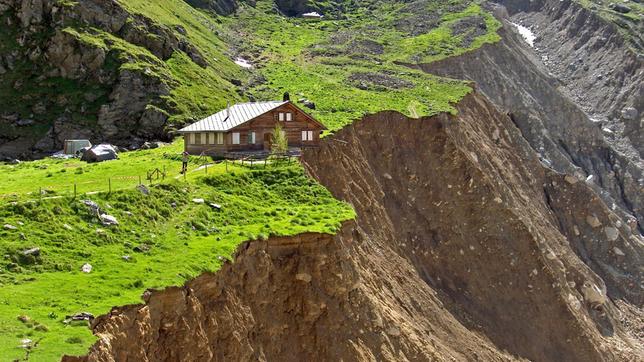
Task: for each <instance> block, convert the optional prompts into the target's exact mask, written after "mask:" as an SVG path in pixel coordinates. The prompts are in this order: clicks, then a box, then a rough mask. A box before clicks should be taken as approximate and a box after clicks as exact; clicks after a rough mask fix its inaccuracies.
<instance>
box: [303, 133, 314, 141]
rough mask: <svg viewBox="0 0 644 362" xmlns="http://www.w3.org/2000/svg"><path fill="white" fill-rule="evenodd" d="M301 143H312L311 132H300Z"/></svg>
mask: <svg viewBox="0 0 644 362" xmlns="http://www.w3.org/2000/svg"><path fill="white" fill-rule="evenodd" d="M302 141H313V131H302Z"/></svg>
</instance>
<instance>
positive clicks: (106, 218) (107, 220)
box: [99, 214, 119, 226]
mask: <svg viewBox="0 0 644 362" xmlns="http://www.w3.org/2000/svg"><path fill="white" fill-rule="evenodd" d="M99 219H101V222H102V223H103V225H105V226H111V225H118V224H119V221H118V220H117V219H116V218H115V217H114V216H112V215H108V214H103V215H100V216H99Z"/></svg>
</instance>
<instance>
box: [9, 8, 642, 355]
mask: <svg viewBox="0 0 644 362" xmlns="http://www.w3.org/2000/svg"><path fill="white" fill-rule="evenodd" d="M164 4H168V5H167V6H161V5H160V3H159V2H154V1H144V0H119V1H111V2H105V1H94V0H88V1H82V2H79V3H76V2H68V1H47V0H23V1H18V0H0V6H1V7H0V13H2V14H3V15H2V21H3V22H7V24H9V26H10V27H9V28H10V29H11V31H10V32H9V33H7V34H9V36H6V37H5V38H3V39H0V40H5V41H4V42H0V44H5V45H1V46H4V47H7V45H6V44H9V45H10V46H11V44H13V48H12V50H11V51H9V52H6V51H5V52H2V54H9V58H7V57H6V56H4V55H3V58H2V62H3V63H2V64H6V65H7V66H6V67H5V68H0V70H2V69H5V71H6V72H5V73H4V74H5V76H4V77H5V78H4V79H7V77H9V79H11V82H4V83H2V84H3V85H2V86H5V87H6V92H12V93H6V92H5V93H2V94H12V97H11V98H6V99H5V98H1V97H0V100H5V103H7V102H8V101H7V100H15V99H22V100H24V101H25V102H23V103H19V105H20V106H25V107H27V108H26V109H24V110H21V111H16V112H14V111H12V112H13V113H11V114H5V116H4V120H5V121H3V122H4V123H0V129H2V127H5V128H4V129H6V130H7V131H6V132H4V131H3V132H0V135H1V136H0V137H4V139H3V140H4V141H5V142H4V143H3V144H2V145H0V147H3V148H2V150H14V151H15V150H21V152H25V151H24V150H26V149H30V150H41V151H43V152H44V150H45V149H47V148H51V147H55V146H57V145H59V143H60V141H61V140H62V139H63V138H64V137H71V136H74V137H76V136H78V137H97V138H105V139H108V140H112V139H113V140H116V141H124V142H125V141H127V143H130V142H137V141H138V140H139V139H144V138H149V137H164V135H166V134H167V132H168V131H171V129H172V128H173V127H174V126H175V125H178V124H180V123H181V122H184V121H187V120H189V119H190V118H191V117H197V115H199V114H201V113H203V112H206V111H207V110H208V109H210V108H212V107H213V106H216V105H217V104H221V103H222V102H224V101H225V100H226V99H236V98H242V97H250V98H252V97H259V98H270V97H273V96H275V94H281V93H282V92H284V91H291V92H293V94H294V95H296V97H297V98H298V99H297V101H298V102H300V103H302V104H303V103H304V101H306V102H310V100H313V101H314V102H315V105H316V109H315V110H311V112H313V114H314V115H315V116H316V117H318V118H319V119H320V120H322V121H323V122H324V123H325V124H327V125H328V126H329V128H331V129H332V130H333V132H332V134H330V135H328V136H327V137H326V138H325V139H324V142H323V145H322V146H321V147H320V148H319V149H312V150H307V151H306V152H305V153H304V155H303V157H302V163H303V164H304V166H305V168H306V170H307V171H308V173H309V174H310V175H311V177H313V178H315V179H316V180H317V181H319V182H320V183H321V184H322V185H323V186H325V187H326V188H327V189H328V190H330V191H331V193H332V194H333V195H334V196H335V197H336V198H337V199H340V200H343V201H346V202H348V203H350V204H351V205H352V206H353V207H354V209H355V211H356V214H357V217H356V219H355V221H349V222H345V223H344V226H343V228H342V230H341V231H340V232H339V233H338V234H337V235H335V236H332V235H326V234H314V233H307V234H303V235H299V236H295V237H289V238H282V237H271V238H268V240H265V239H264V238H262V240H257V241H249V242H245V243H243V244H242V245H240V247H239V249H238V251H237V254H236V256H235V258H234V260H233V261H232V262H231V263H227V264H226V265H225V266H224V267H223V268H222V269H221V270H220V271H219V272H217V273H206V274H203V275H201V276H200V277H197V278H196V279H194V280H192V281H189V282H187V283H186V284H185V285H184V286H182V287H170V288H166V289H160V290H148V291H145V292H144V293H143V295H142V298H143V303H142V304H138V305H129V306H123V307H115V308H114V309H113V310H112V311H111V312H110V313H109V314H107V315H104V316H101V317H99V318H97V319H96V320H95V321H94V322H93V323H92V328H93V331H94V333H95V335H96V336H97V338H98V341H97V342H96V343H95V344H94V345H93V346H92V347H91V349H90V350H89V352H88V354H87V355H86V356H82V357H73V356H68V357H65V358H64V360H66V361H122V360H126V359H135V360H137V361H139V360H140V361H157V360H164V361H174V360H196V361H211V360H216V361H218V360H230V359H241V360H284V359H286V360H293V361H301V360H312V359H323V360H340V359H341V360H351V361H354V360H355V361H362V360H396V361H398V360H401V361H405V360H409V361H411V360H414V361H418V360H421V361H425V360H445V361H447V360H468V361H469V360H485V361H488V360H499V361H501V360H503V361H506V360H533V361H562V360H565V361H642V360H643V358H642V356H644V349H643V348H642V346H643V345H644V312H643V309H642V308H643V306H644V269H643V265H642V260H644V237H643V235H642V233H643V231H644V227H643V226H642V225H644V211H643V207H644V204H643V203H644V199H642V195H644V175H643V172H644V163H643V160H642V144H643V139H642V137H643V136H642V135H643V133H644V132H643V130H642V128H643V126H644V124H643V123H642V114H643V113H644V109H643V107H644V104H643V103H642V99H644V97H643V95H644V82H643V80H644V79H643V78H644V67H643V66H642V63H643V60H642V55H641V46H640V45H641V36H640V34H639V33H638V32H637V29H638V26H641V16H642V13H641V4H639V3H637V2H628V4H626V5H620V6H626V7H628V8H629V9H630V10H629V11H626V10H625V9H623V8H621V7H616V6H617V5H616V4H608V3H605V2H604V1H599V0H597V1H586V0H583V1H581V0H580V1H559V0H535V1H528V0H498V1H485V2H480V3H479V2H476V3H474V2H469V1H451V2H438V1H431V0H416V1H400V2H399V1H394V0H392V1H380V2H379V1H371V0H365V1H281V0H277V1H269V0H258V1H241V0H240V1H234V0H187V1H186V2H183V1H178V0H169V1H168V2H166V3H164ZM41 8H42V12H35V13H34V12H33V11H32V10H33V9H41ZM619 9H621V10H619ZM307 11H318V12H322V13H324V14H325V16H326V17H327V19H329V20H324V21H321V22H307V21H305V20H302V19H298V18H296V17H297V16H298V15H301V14H302V13H303V12H307ZM32 13H33V14H32ZM38 14H40V15H38ZM104 14H110V16H109V17H105V16H104ZM226 14H228V15H227V16H221V15H226ZM491 14H494V17H493V16H492V15H491ZM195 19H196V20H195ZM45 28H46V29H53V30H52V31H50V32H44V34H45V35H44V36H41V35H38V34H43V33H42V29H45ZM23 33H24V34H25V36H22V34H23ZM231 34H232V35H233V36H231ZM23 38H24V41H23ZM20 43H24V44H27V45H28V46H22V45H21V44H20ZM38 44H40V45H38ZM5 49H6V48H5ZM28 49H29V51H27V50H28ZM30 49H41V51H42V54H44V55H39V54H41V53H38V54H35V55H33V60H31V63H29V62H26V63H25V62H22V63H20V62H15V61H14V60H15V59H22V60H24V59H30V56H31V55H30V52H31V51H30ZM3 50H4V49H3ZM101 51H102V52H103V53H104V59H103V58H102V56H101V54H103V53H101ZM66 54H71V56H66ZM237 56H239V57H243V58H244V60H245V61H248V62H249V64H252V66H253V68H252V69H245V70H241V69H240V68H239V67H238V66H237V65H235V64H234V63H233V62H232V59H234V58H235V57H237ZM7 59H8V60H7ZM45 60H46V61H45ZM10 63H11V64H14V63H15V64H18V63H20V64H23V65H21V66H28V68H29V69H30V70H31V71H34V70H36V71H35V72H34V73H38V72H40V73H41V74H44V76H41V77H32V78H27V79H25V80H23V79H22V78H21V77H19V76H18V75H20V74H23V73H21V72H23V71H24V69H25V68H20V67H17V66H15V64H14V65H12V67H13V68H12V67H9V64H10ZM25 64H27V65H25ZM90 67H93V68H90ZM88 69H93V70H92V71H88ZM0 76H2V75H0ZM11 77H15V78H11ZM16 82H18V84H17V85H16ZM52 82H53V83H52ZM25 84H26V85H27V87H26V88H23V86H24V85H25ZM470 87H471V88H470ZM33 89H38V92H40V93H37V92H33V91H32V90H33ZM472 89H474V90H472ZM0 90H1V89H0ZM61 90H63V92H62V94H63V96H61V97H52V96H51V92H58V93H60V92H61ZM69 90H71V91H73V92H77V93H73V92H72V93H68V92H67V91H69ZM132 90H134V92H133V94H129V92H132ZM47 92H50V93H47ZM34 94H36V95H39V96H34ZM86 94H96V95H98V97H97V98H92V97H90V99H89V100H88V99H87V97H86V96H85V95H86ZM59 98H64V99H63V100H60V99H59ZM40 99H43V100H44V102H48V103H47V104H45V106H43V107H42V108H38V107H35V104H34V102H33V101H34V100H40ZM92 99H93V100H92ZM69 100H73V101H74V102H76V103H73V102H72V103H70V101H69ZM56 102H58V103H61V104H58V103H56ZM92 102H93V103H92ZM0 103H1V102H0ZM54 103H55V104H54ZM0 105H1V104H0ZM59 106H60V107H59ZM63 106H64V107H65V111H64V112H63V113H64V114H67V115H68V116H69V117H78V115H79V114H81V115H92V114H97V118H96V119H89V120H87V119H85V118H84V119H85V120H83V121H82V122H79V121H78V119H72V120H71V121H68V120H67V118H65V119H61V118H60V117H59V116H58V115H57V116H56V117H58V118H56V119H55V120H53V121H51V120H45V121H42V122H41V121H39V120H35V119H36V118H37V117H35V116H34V117H31V113H33V114H34V115H37V114H38V111H39V110H43V109H49V110H56V111H54V112H50V113H47V112H44V113H42V114H59V113H57V112H58V111H60V110H61V109H63V108H61V107H63ZM12 107H14V106H12ZM52 107H53V108H52ZM56 107H59V108H56ZM91 107H94V108H91ZM7 109H10V107H9V108H7ZM83 112H85V113H83ZM25 114H27V116H25ZM32 118H33V119H32ZM90 118H91V117H90ZM354 118H358V120H355V121H354V122H351V121H352V119H354ZM43 119H44V118H43ZM32 121H33V124H32V123H30V122H32ZM48 122H49V123H48ZM52 122H53V123H52ZM83 122H85V123H83ZM87 122H89V123H87ZM92 122H94V123H92ZM90 123H91V125H93V126H90ZM61 130H62V131H61ZM90 130H91V131H90ZM43 132H46V134H45V133H43ZM83 132H90V133H83ZM28 137H31V138H28ZM43 137H44V138H43ZM25 139H30V140H31V141H37V143H38V144H42V143H41V142H53V146H51V144H50V143H47V144H46V147H43V148H39V147H36V148H33V147H32V145H31V144H30V143H29V142H26V143H25V141H24V140H25ZM57 142H58V143H57ZM25 145H27V146H25ZM50 146H51V147H50ZM25 147H26V148H25ZM30 147H31V148H30ZM12 152H13V151H12ZM141 346H145V348H141Z"/></svg>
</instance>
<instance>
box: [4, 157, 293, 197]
mask: <svg viewBox="0 0 644 362" xmlns="http://www.w3.org/2000/svg"><path fill="white" fill-rule="evenodd" d="M296 159H297V156H296V155H292V154H284V155H271V157H257V155H245V157H238V158H236V159H231V160H229V159H224V160H220V161H213V160H212V159H205V158H199V159H197V160H196V161H195V160H194V159H193V160H191V163H190V164H191V165H192V166H191V167H190V166H189V168H188V169H187V171H186V172H181V173H178V174H172V173H170V172H168V171H167V169H166V167H165V166H164V167H160V168H152V169H149V170H147V171H146V173H145V174H140V175H113V176H109V177H106V178H104V179H91V180H83V176H81V175H79V177H78V179H77V180H75V181H74V182H61V183H55V184H47V185H44V184H43V185H42V186H37V188H34V190H33V191H28V192H14V193H6V194H0V204H8V203H16V202H34V201H38V200H48V199H61V198H71V199H74V198H77V197H81V196H83V195H96V194H111V193H112V192H116V191H121V190H127V189H134V188H136V187H139V186H141V185H146V186H150V185H154V184H158V183H163V182H167V181H171V180H180V181H181V180H182V181H184V182H188V181H189V179H191V178H194V177H199V176H207V175H216V174H224V173H228V172H234V171H243V170H249V169H266V168H270V167H272V166H274V165H283V164H291V163H292V162H294V160H296Z"/></svg>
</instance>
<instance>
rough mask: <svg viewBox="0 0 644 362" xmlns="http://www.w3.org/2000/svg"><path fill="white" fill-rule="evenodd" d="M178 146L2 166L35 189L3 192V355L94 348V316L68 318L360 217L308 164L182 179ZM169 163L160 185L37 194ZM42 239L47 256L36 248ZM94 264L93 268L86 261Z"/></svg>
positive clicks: (42, 357)
mask: <svg viewBox="0 0 644 362" xmlns="http://www.w3.org/2000/svg"><path fill="white" fill-rule="evenodd" d="M176 147H177V146H176V144H175V145H173V146H170V147H166V148H160V149H155V150H147V151H136V152H131V153H125V154H122V156H121V159H119V160H116V161H109V162H104V163H101V164H94V165H87V164H85V163H81V162H80V161H78V160H64V161H63V160H51V159H45V160H40V161H34V162H25V163H22V164H20V165H18V166H9V165H3V166H0V171H2V172H1V173H0V185H2V188H3V191H2V192H6V191H7V190H10V191H11V192H13V193H19V194H23V196H27V199H25V198H23V199H22V200H20V201H18V202H11V201H9V202H0V255H3V259H2V262H0V361H13V360H14V359H19V358H23V357H25V355H26V352H27V350H28V349H27V348H25V347H26V346H29V347H31V348H30V360H31V361H55V360H58V359H59V358H60V356H61V355H63V354H83V353H85V352H86V350H87V348H88V346H89V345H91V344H92V343H93V342H94V340H95V338H94V337H93V336H92V334H91V332H90V330H89V328H88V327H87V323H82V322H81V323H65V317H66V316H68V315H73V314H76V313H79V312H90V313H92V314H94V315H100V314H104V313H107V312H108V311H109V310H110V308H111V307H112V306H116V305H124V304H131V303H137V302H140V295H141V294H142V292H143V291H144V290H145V289H146V288H163V287H165V286H170V285H180V284H182V283H183V282H184V281H186V280H187V279H190V278H192V277H194V276H196V275H198V274H199V273H201V272H203V271H215V270H217V269H218V268H219V267H220V265H221V264H222V263H223V262H224V261H225V260H227V259H229V258H230V257H231V254H232V253H233V252H234V250H235V248H236V246H237V245H238V244H239V243H241V242H242V241H245V240H252V239H263V238H268V237H270V236H271V235H296V234H299V233H302V232H308V231H313V232H323V233H331V234H333V233H335V232H336V230H337V229H338V228H339V227H340V224H341V222H342V221H344V220H348V219H351V218H353V217H354V213H353V210H352V209H351V207H349V206H348V205H346V204H343V203H341V202H339V201H337V200H335V199H334V198H333V197H332V196H331V194H330V193H329V192H328V191H327V190H326V189H325V188H323V187H322V186H320V185H319V184H317V183H316V182H315V181H313V180H311V179H310V178H308V177H307V176H306V175H305V174H304V171H303V169H302V168H301V166H300V165H299V164H298V163H296V162H293V163H292V164H290V165H289V164H285V165H271V164H269V165H268V166H267V167H266V168H264V166H263V165H261V166H255V167H252V168H251V167H248V166H241V165H233V164H229V165H228V171H226V168H225V167H226V166H225V165H224V164H219V165H214V166H211V167H209V169H208V174H206V173H205V169H203V168H201V169H197V167H198V166H199V164H197V163H192V164H191V171H190V172H189V173H188V177H187V178H186V180H184V178H183V177H179V178H177V177H172V176H173V175H177V174H178V171H179V168H180V166H181V162H180V161H179V160H172V159H170V158H166V157H164V156H163V155H164V153H165V154H168V151H172V150H174V149H175V148H176ZM170 153H172V152H170ZM158 163H163V164H165V165H166V167H167V168H168V169H169V170H172V171H171V173H170V175H169V177H167V178H166V180H165V181H163V182H156V183H155V184H154V185H149V183H148V182H145V184H146V185H147V187H148V189H149V191H150V193H149V195H145V194H144V193H142V192H140V191H138V190H137V189H136V188H135V186H134V185H136V184H137V183H138V180H136V181H135V182H134V183H133V184H129V185H125V184H124V185H122V186H123V187H122V188H119V190H116V189H117V187H114V189H115V190H114V191H113V192H112V193H111V194H108V193H107V192H102V193H98V194H91V195H86V194H80V192H81V190H79V195H78V197H77V198H75V199H74V198H73V197H71V195H65V196H64V197H61V198H52V199H46V198H45V199H43V200H39V199H38V198H36V199H33V198H28V196H29V195H28V194H29V193H30V192H32V191H31V190H32V189H33V188H35V187H38V185H47V184H48V183H49V184H59V183H64V182H77V183H78V184H79V185H80V184H84V185H91V187H89V186H88V187H87V188H86V189H85V190H87V191H89V190H94V189H96V188H98V185H102V184H104V181H103V180H104V179H105V178H106V177H109V176H114V175H121V174H125V175H128V174H137V173H141V172H145V171H146V170H147V168H149V167H150V166H152V165H156V164H158ZM81 168H82V169H83V172H82V173H81V172H76V171H74V169H77V170H78V169H81ZM61 170H68V171H65V172H61ZM21 180H22V181H21ZM113 185H114V184H113ZM95 186H96V187H95ZM85 190H83V191H85ZM193 199H204V200H205V201H206V202H205V203H196V202H194V201H193ZM83 200H92V201H93V202H96V203H97V204H98V205H99V206H100V208H101V210H102V212H104V213H106V214H109V215H112V216H114V217H115V218H116V219H117V220H118V222H119V225H115V226H105V225H103V224H102V223H101V221H100V220H99V218H98V217H97V216H96V214H95V213H94V212H92V211H91V210H90V209H89V208H88V207H87V206H86V205H85V204H84V203H83V202H82V201H83ZM210 203H216V204H218V205H220V206H221V209H220V210H218V209H216V208H213V207H211V206H210V205H209V204H210ZM4 225H11V226H14V227H15V229H13V228H9V229H8V228H5V227H3V226H4ZM33 248H39V253H38V255H33V254H25V251H27V250H29V249H33ZM86 263H88V264H90V265H91V266H92V271H91V272H90V273H84V272H82V271H81V267H82V266H83V265H84V264H86Z"/></svg>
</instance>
